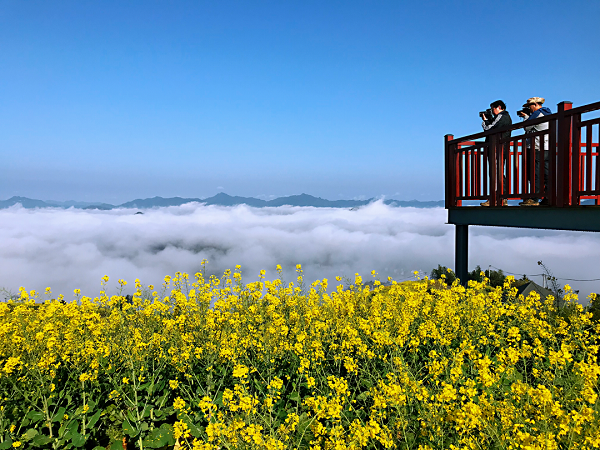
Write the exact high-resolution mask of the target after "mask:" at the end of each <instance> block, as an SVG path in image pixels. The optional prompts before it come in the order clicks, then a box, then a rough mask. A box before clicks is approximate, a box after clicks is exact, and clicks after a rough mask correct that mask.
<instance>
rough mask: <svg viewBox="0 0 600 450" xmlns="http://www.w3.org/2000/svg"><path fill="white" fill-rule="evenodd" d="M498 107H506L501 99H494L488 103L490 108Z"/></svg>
mask: <svg viewBox="0 0 600 450" xmlns="http://www.w3.org/2000/svg"><path fill="white" fill-rule="evenodd" d="M498 106H499V107H500V108H502V109H504V110H505V109H506V104H505V103H504V102H503V101H502V100H496V101H495V102H492V103H490V108H497V107H498Z"/></svg>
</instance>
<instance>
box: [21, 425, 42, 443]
mask: <svg viewBox="0 0 600 450" xmlns="http://www.w3.org/2000/svg"><path fill="white" fill-rule="evenodd" d="M37 434H38V431H37V430H36V429H35V428H30V429H29V430H27V431H26V432H25V434H23V440H25V441H30V440H32V439H33V438H34V437H35V436H36V435H37Z"/></svg>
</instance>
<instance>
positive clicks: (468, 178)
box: [465, 150, 471, 196]
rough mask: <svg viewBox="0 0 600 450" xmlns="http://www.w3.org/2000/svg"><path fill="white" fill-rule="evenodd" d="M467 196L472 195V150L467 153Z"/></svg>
mask: <svg viewBox="0 0 600 450" xmlns="http://www.w3.org/2000/svg"><path fill="white" fill-rule="evenodd" d="M465 195H466V196H470V195H471V150H467V151H466V152H465Z"/></svg>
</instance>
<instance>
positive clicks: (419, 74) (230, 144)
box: [0, 0, 600, 203]
mask: <svg viewBox="0 0 600 450" xmlns="http://www.w3.org/2000/svg"><path fill="white" fill-rule="evenodd" d="M599 24H600V1H598V0H593V1H591V0H586V1H577V0H576V1H569V2H565V1H564V0H562V1H538V2H530V1H524V0H519V1H510V0H508V1H497V2H482V1H447V0H444V1H410V2H405V1H378V2H373V1H363V2H359V1H307V0H302V1H272V2H263V1H239V2H232V1H223V0H219V1H210V2H208V1H207V2H200V1H189V2H186V1H150V0H143V1H126V0H119V1H110V0H102V1H82V0H76V1H67V0H61V1H48V0H43V1H21V0H2V1H0V149H1V152H2V153H1V154H2V163H1V164H0V168H1V169H0V170H1V172H0V199H6V198H9V197H11V196H13V195H22V196H27V197H33V198H39V199H43V200H45V199H54V200H68V199H74V200H82V201H94V200H97V201H106V202H110V203H119V202H124V201H127V200H131V199H133V198H139V197H152V196H155V195H159V196H163V197H169V196H183V197H207V196H211V195H214V194H215V193H217V192H219V191H225V192H227V193H229V194H232V195H244V196H255V197H259V196H260V197H263V198H267V197H268V196H283V195H292V194H299V193H302V192H306V193H308V194H312V195H317V196H321V197H325V198H329V199H338V198H356V197H359V198H360V197H371V196H381V195H385V196H387V197H393V198H397V199H401V200H408V199H413V198H416V199H419V200H439V199H442V198H443V145H442V143H443V135H444V134H446V133H453V134H455V135H457V136H459V135H465V134H470V133H473V132H477V131H479V130H480V129H481V127H480V121H479V118H478V116H477V112H478V111H480V110H482V109H485V108H486V107H488V105H489V103H490V102H491V101H493V100H496V99H499V98H500V99H504V100H505V102H506V103H507V105H508V109H509V111H511V112H512V113H513V118H515V117H516V116H515V114H514V111H516V110H517V109H518V108H519V107H520V105H521V104H522V103H523V102H524V101H525V100H526V99H527V98H528V97H531V96H542V97H545V98H546V99H547V105H549V106H550V107H551V109H552V110H553V111H554V110H555V109H556V103H558V102H560V101H561V100H571V101H573V103H574V104H576V105H577V104H585V103H590V102H594V101H598V100H600V82H599V80H600V58H599V54H600V51H599V49H600V26H599Z"/></svg>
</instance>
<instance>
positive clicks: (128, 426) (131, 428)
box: [123, 419, 138, 437]
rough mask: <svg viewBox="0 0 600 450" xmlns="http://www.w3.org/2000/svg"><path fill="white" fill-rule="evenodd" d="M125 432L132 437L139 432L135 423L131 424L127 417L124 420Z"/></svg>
mask: <svg viewBox="0 0 600 450" xmlns="http://www.w3.org/2000/svg"><path fill="white" fill-rule="evenodd" d="M123 433H125V434H127V435H129V436H131V437H135V436H137V434H138V432H137V430H136V429H135V427H134V426H133V425H131V424H130V423H129V420H127V419H125V421H124V422H123Z"/></svg>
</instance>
